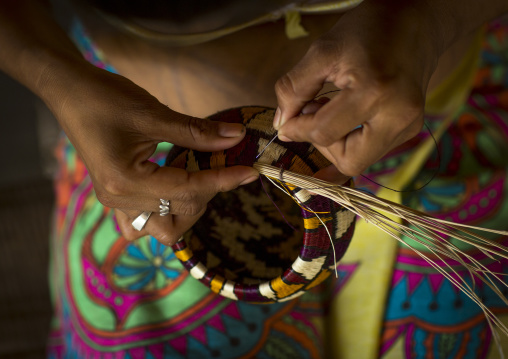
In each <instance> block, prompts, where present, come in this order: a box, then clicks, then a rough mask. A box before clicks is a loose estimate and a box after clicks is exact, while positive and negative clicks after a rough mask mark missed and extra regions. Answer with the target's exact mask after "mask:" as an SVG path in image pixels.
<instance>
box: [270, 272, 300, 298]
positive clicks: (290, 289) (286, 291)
mask: <svg viewBox="0 0 508 359" xmlns="http://www.w3.org/2000/svg"><path fill="white" fill-rule="evenodd" d="M270 286H271V287H272V289H273V291H274V292H275V294H276V295H277V298H279V299H282V298H286V297H287V296H290V295H291V294H293V293H296V292H297V291H298V290H300V289H301V288H302V287H303V286H304V284H287V283H284V282H283V281H282V278H280V277H278V278H275V279H273V280H272V281H271V282H270Z"/></svg>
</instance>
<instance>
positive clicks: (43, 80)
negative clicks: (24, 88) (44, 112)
mask: <svg viewBox="0 0 508 359" xmlns="http://www.w3.org/2000/svg"><path fill="white" fill-rule="evenodd" d="M40 60H41V61H40V62H39V64H38V67H39V69H38V70H37V80H36V81H35V82H34V84H33V88H31V90H32V91H33V92H34V93H35V94H36V95H37V96H38V97H40V98H41V99H42V100H43V101H44V102H45V103H46V105H47V106H48V108H49V109H50V110H51V111H52V112H53V114H54V115H55V116H56V117H57V118H58V119H59V120H60V119H61V118H63V117H65V116H61V113H60V112H61V111H62V108H63V104H64V103H65V102H67V101H68V99H69V96H74V95H73V94H74V93H75V92H76V91H75V90H76V89H77V88H78V87H79V86H82V85H83V83H84V82H85V81H86V80H88V79H89V78H90V77H91V76H93V74H95V73H96V71H97V70H98V69H97V68H95V67H94V66H93V65H92V64H90V63H88V62H87V61H86V60H85V59H83V58H82V57H81V56H80V55H79V56H76V54H74V53H69V54H53V53H51V52H43V53H41V54H40Z"/></svg>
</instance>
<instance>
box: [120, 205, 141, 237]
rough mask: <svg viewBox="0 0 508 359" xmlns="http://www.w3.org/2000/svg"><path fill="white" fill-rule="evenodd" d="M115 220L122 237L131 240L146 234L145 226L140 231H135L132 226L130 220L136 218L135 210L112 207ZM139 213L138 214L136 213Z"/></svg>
mask: <svg viewBox="0 0 508 359" xmlns="http://www.w3.org/2000/svg"><path fill="white" fill-rule="evenodd" d="M114 213H115V217H116V221H117V223H118V227H119V228H120V231H121V232H122V235H123V237H124V238H125V239H126V240H128V241H133V240H135V239H138V238H141V237H143V236H146V235H147V234H148V232H147V231H146V229H145V228H143V229H142V230H141V231H137V230H136V229H134V227H133V226H132V222H133V221H134V220H135V219H136V217H137V215H136V213H137V212H136V211H130V215H128V214H127V213H129V211H128V210H127V211H122V210H119V209H117V208H115V209H114ZM138 215H139V214H138Z"/></svg>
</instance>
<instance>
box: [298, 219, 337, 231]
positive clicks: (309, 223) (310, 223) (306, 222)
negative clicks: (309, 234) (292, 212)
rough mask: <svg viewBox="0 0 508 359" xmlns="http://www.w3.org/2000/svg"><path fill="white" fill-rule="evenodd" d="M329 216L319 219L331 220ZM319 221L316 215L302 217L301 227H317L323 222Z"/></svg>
mask: <svg viewBox="0 0 508 359" xmlns="http://www.w3.org/2000/svg"><path fill="white" fill-rule="evenodd" d="M331 219H332V218H331V217H327V218H321V221H323V222H324V223H326V222H329V221H331ZM321 221H320V220H319V218H317V217H312V218H304V219H303V227H304V228H305V229H316V228H319V226H322V225H323V224H322V223H321Z"/></svg>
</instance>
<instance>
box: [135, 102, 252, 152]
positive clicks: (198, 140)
mask: <svg viewBox="0 0 508 359" xmlns="http://www.w3.org/2000/svg"><path fill="white" fill-rule="evenodd" d="M162 107H163V108H164V109H163V111H160V112H157V113H156V115H154V116H153V117H152V121H147V122H146V123H147V124H148V125H146V127H145V128H143V129H142V132H143V133H144V134H146V135H147V136H148V137H149V138H150V139H153V140H156V141H159V142H163V141H165V142H170V143H173V144H175V145H178V146H182V147H185V148H192V149H195V150H198V151H204V152H212V151H218V150H223V149H226V148H230V147H233V146H235V145H236V144H238V143H239V142H240V141H241V140H242V139H243V138H244V136H245V133H246V131H245V126H244V125H242V124H241V123H226V122H219V121H211V120H207V119H200V118H196V117H191V116H186V115H184V114H181V113H178V112H175V111H173V110H171V109H169V108H167V107H165V106H162Z"/></svg>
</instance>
